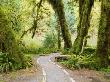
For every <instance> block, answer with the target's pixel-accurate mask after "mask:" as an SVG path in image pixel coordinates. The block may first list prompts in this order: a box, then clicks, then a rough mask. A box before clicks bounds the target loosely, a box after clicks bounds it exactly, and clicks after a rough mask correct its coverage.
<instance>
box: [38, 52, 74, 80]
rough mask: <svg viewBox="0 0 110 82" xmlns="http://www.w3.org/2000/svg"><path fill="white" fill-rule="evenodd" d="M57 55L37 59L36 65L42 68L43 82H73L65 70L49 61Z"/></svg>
mask: <svg viewBox="0 0 110 82" xmlns="http://www.w3.org/2000/svg"><path fill="white" fill-rule="evenodd" d="M58 55H59V54H58V53H53V54H52V55H50V56H41V57H39V58H38V60H37V63H38V64H39V65H40V66H41V67H42V73H43V76H44V78H43V82H75V80H74V79H73V78H71V77H70V76H69V73H68V72H67V71H66V70H65V69H63V68H62V67H60V66H59V65H57V64H56V63H54V62H52V61H51V58H54V57H55V56H58Z"/></svg>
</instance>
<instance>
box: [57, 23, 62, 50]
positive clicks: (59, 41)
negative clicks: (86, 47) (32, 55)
mask: <svg viewBox="0 0 110 82" xmlns="http://www.w3.org/2000/svg"><path fill="white" fill-rule="evenodd" d="M57 33H58V49H61V29H60V25H59V21H58V24H57Z"/></svg>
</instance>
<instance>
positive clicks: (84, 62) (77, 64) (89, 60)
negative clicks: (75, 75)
mask: <svg viewBox="0 0 110 82" xmlns="http://www.w3.org/2000/svg"><path fill="white" fill-rule="evenodd" d="M61 63H62V64H63V65H64V66H66V67H67V68H70V69H81V68H89V69H95V70H99V69H100V66H99V63H98V61H97V59H96V58H95V57H94V56H86V55H85V56H81V55H73V56H71V57H70V58H69V59H68V61H64V62H61Z"/></svg>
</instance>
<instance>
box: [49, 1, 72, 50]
mask: <svg viewBox="0 0 110 82" xmlns="http://www.w3.org/2000/svg"><path fill="white" fill-rule="evenodd" d="M48 2H49V3H50V4H51V5H52V7H53V9H54V10H55V12H56V14H57V16H58V20H59V23H60V26H61V32H62V36H63V39H64V48H71V47H72V42H71V35H70V33H69V29H68V25H67V21H66V18H65V12H64V4H63V2H62V0H48Z"/></svg>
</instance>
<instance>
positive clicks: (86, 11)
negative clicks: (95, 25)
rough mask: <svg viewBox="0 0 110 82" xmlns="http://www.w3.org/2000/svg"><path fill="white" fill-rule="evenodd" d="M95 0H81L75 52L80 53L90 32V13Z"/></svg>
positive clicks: (74, 46)
mask: <svg viewBox="0 0 110 82" xmlns="http://www.w3.org/2000/svg"><path fill="white" fill-rule="evenodd" d="M93 3H94V0H79V17H80V19H79V24H78V28H77V38H76V39H75V41H74V45H73V52H74V53H76V54H79V53H80V52H81V51H82V46H83V43H84V42H83V41H84V38H85V37H86V36H87V34H88V29H89V27H90V19H91V17H90V14H91V10H92V6H93Z"/></svg>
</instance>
